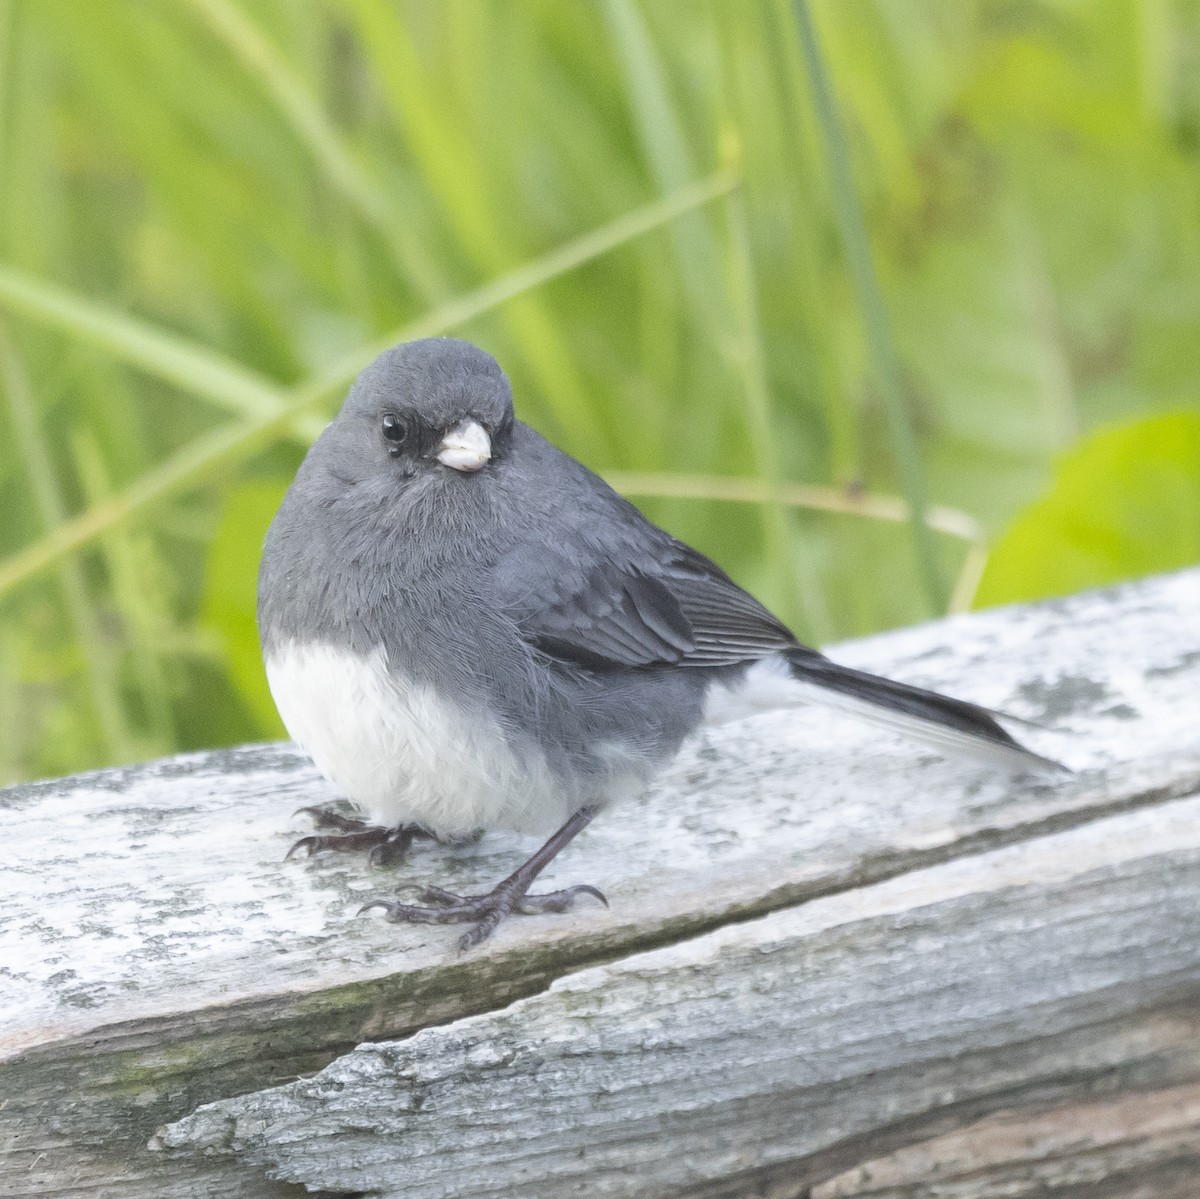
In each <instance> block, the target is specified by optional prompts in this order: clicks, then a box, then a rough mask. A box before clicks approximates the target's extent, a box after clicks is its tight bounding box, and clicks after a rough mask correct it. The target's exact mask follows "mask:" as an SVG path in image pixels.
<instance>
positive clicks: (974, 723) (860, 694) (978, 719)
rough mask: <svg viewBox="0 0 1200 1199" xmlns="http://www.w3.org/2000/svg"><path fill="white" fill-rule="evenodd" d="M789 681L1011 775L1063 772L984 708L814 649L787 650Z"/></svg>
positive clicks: (815, 696)
mask: <svg viewBox="0 0 1200 1199" xmlns="http://www.w3.org/2000/svg"><path fill="white" fill-rule="evenodd" d="M786 656H787V660H788V665H789V666H790V667H791V671H792V677H793V678H795V679H796V681H797V682H798V683H802V684H804V685H805V686H806V687H812V688H813V689H814V692H813V695H812V698H813V699H814V700H816V701H817V702H823V703H825V704H828V705H831V706H834V707H840V708H846V709H848V710H851V711H853V712H854V713H855V714H856V715H858V716H861V717H863V718H864V719H866V720H870V721H871V722H872V723H874V724H880V725H884V726H885V727H887V728H891V729H893V730H895V731H897V732H901V733H906V734H908V735H910V736H913V737H916V738H917V739H919V740H921V741H924V742H926V743H928V744H930V745H932V746H934V747H935V748H938V749H943V750H947V751H950V752H952V753H960V754H969V755H971V756H972V757H979V758H983V759H984V760H986V761H989V762H993V763H995V764H997V765H1001V766H1005V767H1007V768H1008V769H1010V770H1036V771H1059V772H1067V773H1069V771H1068V768H1067V767H1066V766H1063V765H1062V764H1061V763H1060V762H1055V761H1053V760H1051V759H1050V758H1044V757H1042V756H1041V754H1036V753H1034V752H1033V751H1032V750H1030V749H1026V748H1025V746H1023V745H1022V744H1021V743H1020V742H1019V741H1017V740H1016V739H1015V738H1014V737H1012V736H1010V735H1009V734H1008V733H1007V732H1006V731H1005V730H1004V729H1003V728H1001V727H1000V725H999V724H998V723H997V721H996V717H995V715H994V714H993V713H992V712H989V711H988V709H987V708H981V707H980V706H979V705H978V704H971V703H967V702H966V701H965V700H961V699H951V698H950V696H948V695H940V694H939V693H938V692H936V691H926V690H925V689H924V688H923V687H911V686H909V685H908V684H907V683H897V682H895V681H894V680H892V679H884V678H880V677H879V676H878V675H874V674H868V673H867V672H866V671H865V670H855V669H853V667H850V666H839V665H838V664H837V663H836V662H833V661H831V660H830V659H829V658H826V657H825V656H824V654H819V653H817V652H816V650H811V649H807V648H805V647H800V646H798V647H797V648H796V649H793V650H788V651H786Z"/></svg>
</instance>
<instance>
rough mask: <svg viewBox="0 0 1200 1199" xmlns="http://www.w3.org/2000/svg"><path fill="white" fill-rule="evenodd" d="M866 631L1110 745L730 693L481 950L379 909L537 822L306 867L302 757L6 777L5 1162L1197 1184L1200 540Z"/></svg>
mask: <svg viewBox="0 0 1200 1199" xmlns="http://www.w3.org/2000/svg"><path fill="white" fill-rule="evenodd" d="M834 656H835V657H838V658H840V659H841V660H843V661H847V662H851V663H853V664H855V665H860V666H865V667H868V668H871V669H875V670H880V671H882V672H884V673H889V674H892V675H893V676H895V677H898V678H903V679H906V680H909V681H913V682H917V683H921V684H925V685H929V686H933V687H937V688H939V689H942V690H947V691H950V692H952V693H954V694H958V695H961V696H963V697H964V698H969V699H973V700H976V701H978V702H981V703H984V704H987V705H989V706H993V707H996V708H1000V709H1004V710H1006V711H1010V712H1012V713H1013V714H1015V715H1017V716H1020V717H1024V718H1026V719H1029V720H1032V721H1034V722H1036V723H1037V724H1039V725H1042V726H1044V730H1045V731H1041V732H1039V731H1036V730H1023V731H1021V735H1022V736H1023V737H1024V738H1025V739H1026V740H1028V741H1029V742H1030V743H1031V744H1033V745H1034V746H1035V747H1036V748H1038V749H1039V750H1041V751H1042V752H1044V753H1046V754H1048V755H1050V756H1053V757H1059V758H1062V759H1064V760H1065V761H1067V762H1068V763H1069V764H1070V765H1071V766H1073V767H1074V768H1075V769H1076V771H1077V773H1076V774H1075V775H1073V776H1071V777H1068V778H1064V779H1061V780H1059V779H1028V778H1018V779H1013V778H1008V777H1005V776H1003V775H997V774H994V773H988V772H987V771H986V770H983V769H981V768H978V767H976V766H974V765H971V764H964V763H961V762H949V761H943V760H940V759H936V758H934V757H933V756H932V755H931V754H929V753H927V752H925V751H923V750H921V749H919V748H917V749H914V748H913V747H912V746H910V745H906V744H904V743H901V742H899V741H893V740H891V739H890V738H887V739H885V738H883V737H882V736H881V735H880V734H879V733H877V732H875V731H873V730H871V729H870V728H864V727H863V726H860V725H857V724H855V723H854V722H853V721H852V720H851V719H850V718H849V717H844V716H840V715H836V714H832V713H828V712H824V711H819V710H815V709H814V710H811V711H810V710H805V711H803V712H793V713H788V714H778V715H772V716H767V717H762V718H759V719H756V720H753V721H747V722H743V723H742V724H738V725H731V726H727V727H725V728H723V729H721V730H718V731H716V732H713V733H712V734H710V735H709V736H708V738H707V739H706V740H704V741H702V742H700V743H698V744H696V745H694V746H692V747H690V748H689V749H688V750H687V751H686V752H685V754H684V755H683V756H682V757H681V758H680V760H679V761H678V763H677V764H676V766H675V767H674V768H673V769H672V771H671V772H670V774H669V776H668V777H667V778H666V779H664V780H663V782H662V784H661V785H660V786H659V787H658V788H657V789H656V790H655V791H654V793H653V794H652V795H650V796H649V797H648V798H647V799H645V800H631V801H630V802H629V803H628V804H627V805H625V806H623V807H620V806H619V807H616V808H614V809H612V810H610V811H608V812H606V813H604V814H603V815H602V816H601V817H600V818H599V819H598V820H597V821H596V823H595V824H594V825H593V826H592V828H590V829H589V830H588V831H587V832H586V833H585V834H584V835H583V836H581V837H580V838H579V839H578V841H577V842H575V843H574V844H572V845H571V846H570V847H569V849H568V850H567V851H566V852H565V853H564V854H563V855H562V856H561V858H560V859H558V860H557V861H556V862H555V863H554V866H553V871H552V874H550V876H549V877H548V879H547V882H550V883H554V884H556V885H560V886H561V885H567V884H570V883H575V882H589V883H594V884H596V885H597V886H599V887H601V888H602V889H603V890H604V891H605V892H606V893H607V895H608V898H609V901H610V904H611V907H610V909H609V910H607V911H605V910H604V909H602V908H600V907H599V906H598V905H594V904H591V903H589V902H588V901H587V900H586V899H585V900H583V901H582V902H581V904H580V906H579V908H578V910H576V911H575V912H573V913H570V914H565V915H561V916H539V917H528V918H520V919H518V918H513V919H511V920H510V921H508V922H507V923H506V924H505V925H503V926H502V927H501V928H500V930H499V931H498V932H497V933H496V934H495V936H494V937H493V938H492V940H491V941H489V942H487V943H486V944H485V945H484V946H483V947H482V948H481V949H478V950H475V951H473V952H470V953H467V954H459V953H457V952H456V950H455V948H454V942H455V938H456V936H457V931H456V930H453V929H442V928H436V927H434V928H429V927H396V926H393V925H389V924H387V923H386V922H384V921H382V920H380V919H378V918H373V917H371V916H363V917H359V916H357V915H356V914H355V913H356V911H357V909H358V907H359V906H360V904H361V903H362V901H363V900H364V899H366V898H368V897H370V896H373V895H376V894H384V893H388V892H389V891H391V890H394V889H395V888H396V887H397V886H399V885H401V884H402V883H404V882H408V881H420V882H425V881H430V882H436V883H438V884H440V885H443V886H447V887H450V888H452V889H456V890H468V891H469V890H477V889H480V888H482V887H484V886H486V885H490V883H491V882H493V881H495V880H496V879H497V878H499V877H500V876H501V875H502V874H504V873H506V872H507V871H508V870H509V869H510V868H511V867H512V865H513V864H515V862H516V861H517V860H518V859H519V857H520V855H521V853H522V851H523V850H524V849H526V848H528V844H529V843H528V842H523V841H521V840H519V839H517V838H515V837H510V836H490V837H486V838H484V840H483V841H481V842H480V843H479V845H478V846H476V847H473V848H456V849H452V848H448V847H445V846H437V845H430V844H428V843H424V842H418V843H417V845H416V847H415V848H414V850H413V853H412V855H411V857H410V859H409V861H408V863H407V864H406V865H403V866H401V867H398V868H395V869H389V870H371V869H369V868H368V867H367V866H366V864H365V863H364V862H362V861H361V860H354V859H347V858H343V857H331V856H322V857H318V858H315V859H313V860H312V861H309V862H305V861H301V860H296V859H293V860H291V861H287V862H285V861H284V860H283V859H284V853H285V851H286V849H287V847H288V845H289V844H290V842H291V841H292V840H294V839H295V838H296V837H298V836H300V835H302V833H303V832H304V831H306V825H305V822H304V821H303V819H293V818H292V816H291V813H292V812H293V811H294V809H296V808H298V807H300V806H302V805H303V804H307V803H313V802H319V801H321V800H323V799H325V798H328V797H329V793H328V792H327V791H326V789H325V787H324V785H323V784H322V783H321V782H320V780H319V779H318V778H317V776H316V775H315V774H314V772H313V771H312V769H311V768H310V767H309V766H308V765H307V764H306V763H305V761H304V760H303V759H302V758H300V757H298V756H297V755H296V753H295V752H294V751H293V750H291V749H290V748H288V747H281V746H266V747H262V746H260V747H249V748H245V749H238V750H232V751H228V752H218V753H210V754H201V755H193V756H188V757H182V758H176V759H171V760H169V761H162V762H155V763H151V764H149V765H146V766H138V767H132V768H130V769H126V770H117V771H109V772H104V773H101V774H96V775H89V776H82V777H78V778H72V779H65V780H61V781H57V782H50V783H39V784H34V785H30V786H24V787H17V788H12V789H10V790H8V791H5V792H2V793H0V820H2V833H0V1011H2V1013H3V1015H2V1023H0V1194H4V1195H13V1196H26V1195H54V1196H65V1195H72V1196H100V1195H111V1196H147V1197H149V1196H155V1197H160V1196H167V1197H171V1196H180V1197H183V1196H187V1197H189V1199H190V1197H193V1196H218V1195H219V1196H249V1197H251V1199H255V1197H260V1196H284V1195H300V1194H303V1193H304V1191H303V1190H302V1188H301V1187H300V1186H298V1185H295V1184H303V1186H304V1187H307V1188H309V1189H310V1190H314V1191H320V1192H325V1193H333V1194H358V1193H363V1192H365V1193H368V1194H371V1195H376V1194H378V1195H391V1196H401V1195H403V1196H419V1197H421V1199H424V1197H427V1196H429V1197H441V1196H445V1197H449V1196H454V1197H456V1199H457V1197H463V1196H470V1197H479V1199H483V1197H484V1196H490V1197H495V1196H508V1195H521V1196H547V1197H549V1196H554V1197H558V1196H563V1195H576V1194H578V1195H589V1196H591V1195H604V1196H668V1195H672V1196H673V1195H688V1196H713V1197H715V1196H731V1197H732V1196H742V1195H745V1196H750V1195H772V1196H780V1197H782V1196H805V1197H811V1199H917V1197H920V1196H933V1195H943V1194H946V1195H954V1196H958V1197H962V1199H970V1197H972V1196H985V1195H986V1196H991V1195H999V1194H1003V1195H1005V1196H1015V1197H1018V1199H1020V1197H1024V1196H1029V1197H1032V1196H1035V1195H1036V1196H1043V1195H1055V1196H1058V1195H1060V1194H1061V1195H1062V1196H1064V1197H1066V1196H1068V1195H1069V1196H1070V1199H1079V1197H1082V1196H1090V1195H1103V1196H1104V1197H1105V1199H1114V1197H1117V1196H1128V1197H1129V1199H1133V1197H1134V1196H1139V1197H1151V1196H1153V1197H1156V1199H1158V1197H1166V1196H1171V1197H1179V1199H1183V1197H1184V1196H1187V1197H1188V1199H1193V1197H1194V1196H1195V1195H1197V1194H1200V1183H1198V1182H1197V1179H1200V571H1192V572H1187V573H1183V574H1178V575H1173V576H1167V577H1161V578H1157V579H1152V580H1147V581H1145V582H1142V583H1138V584H1133V585H1129V586H1126V587H1123V588H1119V589H1116V590H1113V591H1110V592H1103V593H1095V594H1087V595H1082V596H1077V597H1075V598H1073V599H1070V600H1066V601H1061V602H1056V603H1051V604H1045V605H1041V606H1034V607H1028V608H1017V609H1009V610H1001V611H993V612H987V613H983V614H980V615H976V616H971V617H964V618H955V619H952V620H947V621H944V622H940V623H937V624H932V625H928V626H924V627H921V628H915V629H909V630H905V631H902V632H898V633H894V634H890V635H888V636H884V637H878V638H874V639H872V640H869V641H863V642H858V643H855V644H852V645H847V646H843V647H840V649H838V650H836V651H835V652H834ZM938 1187H940V1188H941V1189H937V1188H938Z"/></svg>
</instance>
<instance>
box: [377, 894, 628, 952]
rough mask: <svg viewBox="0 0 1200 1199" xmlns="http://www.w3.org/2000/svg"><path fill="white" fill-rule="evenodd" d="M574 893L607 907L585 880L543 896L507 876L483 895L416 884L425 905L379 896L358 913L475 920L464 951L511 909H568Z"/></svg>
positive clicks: (398, 919) (402, 920)
mask: <svg viewBox="0 0 1200 1199" xmlns="http://www.w3.org/2000/svg"><path fill="white" fill-rule="evenodd" d="M528 885H529V884H528V883H526V884H525V886H528ZM577 895H591V896H593V897H594V898H596V899H598V900H599V901H600V902H601V903H602V904H604V906H605V907H608V900H607V899H605V898H604V894H603V893H602V892H601V891H599V890H597V889H596V888H595V887H591V886H588V885H587V884H586V883H583V884H581V885H579V886H576V887H567V888H565V889H564V890H562V891H549V892H547V893H546V894H544V895H530V894H528V893H527V892H525V891H524V890H523V889H522V888H521V885H520V884H519V883H517V882H515V881H514V880H513V879H511V878H508V879H505V880H504V882H502V883H500V884H498V885H497V886H495V887H493V888H492V890H490V891H489V892H488V893H487V894H486V895H456V894H454V892H453V891H444V890H443V889H442V888H441V887H419V888H417V897H418V898H419V899H421V900H423V901H424V903H425V905H427V906H420V905H417V904H407V903H401V902H400V901H399V900H398V899H384V898H381V899H372V900H371V901H370V902H369V903H365V904H363V906H362V907H361V908H359V909H358V912H359V915H360V916H361V915H362V913H363V912H367V911H370V910H371V909H373V908H382V909H383V911H384V915H385V917H386V918H387V919H388V920H390V921H391V922H392V923H393V924H470V923H474V925H475V927H474V928H472V929H469V930H468V931H467V932H465V933H464V934H463V935H462V936H461V937H460V938H459V940H458V948H459V949H460V950H466V949H470V948H471V947H472V946H475V945H478V944H480V943H481V942H482V941H485V940H487V938H488V937H490V936H491V935H492V933H493V931H494V930H495V928H496V926H497V925H498V924H499V923H500V921H501V920H503V919H504V918H505V917H506V916H508V915H510V914H511V913H513V912H516V913H518V914H519V915H522V916H533V915H537V914H538V913H540V912H568V911H570V910H571V908H572V907H573V906H574V903H575V897H576V896H577Z"/></svg>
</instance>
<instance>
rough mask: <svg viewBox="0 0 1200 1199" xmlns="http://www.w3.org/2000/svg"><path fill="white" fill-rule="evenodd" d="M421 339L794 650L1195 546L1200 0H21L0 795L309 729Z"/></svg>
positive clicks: (6, 193) (0, 462) (5, 71)
mask: <svg viewBox="0 0 1200 1199" xmlns="http://www.w3.org/2000/svg"><path fill="white" fill-rule="evenodd" d="M809 20H811V22H812V28H813V29H814V30H815V39H813V40H810V41H809V42H807V43H806V41H805V38H804V36H803V34H804V31H805V27H806V22H807V21H809ZM823 77H824V78H826V79H827V81H828V91H829V93H831V95H832V97H833V100H834V105H833V112H834V114H835V119H831V118H830V116H829V114H828V113H826V112H825V111H824V110H823V109H822V106H821V103H820V99H821V95H822V90H821V80H822V78H823ZM435 332H453V333H455V334H457V335H459V336H464V337H468V338H470V339H472V340H474V341H476V342H478V343H479V344H481V345H483V346H485V347H486V348H487V349H488V350H490V351H491V352H493V353H494V354H496V356H497V357H498V358H499V359H500V360H501V362H502V364H503V365H504V367H505V368H506V370H507V371H508V372H509V375H510V377H511V378H512V381H513V385H514V389H515V392H516V396H517V404H518V411H519V414H520V415H521V416H523V417H524V418H525V419H526V420H528V421H530V422H531V423H533V424H534V425H536V426H537V427H538V428H540V429H541V430H542V431H543V432H544V433H546V434H547V435H549V436H550V437H551V438H552V439H553V440H555V441H557V442H558V443H559V444H561V445H562V446H563V447H564V448H566V449H567V450H569V451H570V452H572V453H574V454H576V455H577V456H579V457H580V458H582V459H583V460H584V461H586V462H587V463H588V464H589V465H591V466H593V467H594V468H596V469H598V470H600V471H601V472H603V473H605V474H607V475H608V476H609V477H610V478H611V479H612V480H613V481H614V483H615V484H616V485H618V486H619V487H621V488H622V489H623V490H625V491H627V492H628V493H629V494H631V496H633V498H635V499H636V500H637V502H638V503H640V504H641V505H642V506H643V507H644V508H645V510H646V511H647V512H648V513H649V514H650V515H651V516H652V517H653V518H654V519H655V520H658V521H659V522H661V523H664V524H665V525H667V526H668V527H669V528H670V529H671V530H672V531H673V532H675V533H676V534H678V535H679V536H681V537H683V538H685V539H686V540H689V541H692V542H693V543H695V544H696V545H698V546H699V547H700V548H702V549H703V550H705V551H706V552H707V553H709V554H711V555H712V556H714V557H715V558H717V559H718V560H719V561H720V562H721V563H722V564H723V565H724V566H725V567H726V568H727V569H728V570H730V572H731V573H733V574H734V576H735V577H736V578H738V579H739V581H741V582H742V583H743V584H745V585H746V586H748V587H749V588H750V589H752V590H753V591H755V592H756V593H757V594H759V595H760V596H761V597H762V598H763V599H764V600H766V601H767V602H768V603H769V604H770V605H771V606H772V607H773V608H774V609H775V610H776V611H777V612H779V614H780V615H782V616H783V617H785V618H786V619H787V620H788V621H790V622H791V623H792V624H793V625H794V626H795V628H796V629H797V631H798V632H799V633H800V634H801V635H802V636H803V637H804V638H806V639H808V640H810V641H816V642H819V643H825V642H829V641H834V640H837V639H839V638H847V637H853V636H856V635H860V634H864V633H867V632H871V631H873V630H877V629H882V628H887V627H890V626H895V625H900V624H905V623H910V622H913V621H917V620H921V619H926V618H930V617H932V616H936V615H938V614H940V613H942V612H944V611H947V610H962V609H965V608H968V607H971V606H979V605H983V604H993V603H1004V602H1010V601H1013V600H1021V599H1029V598H1037V597H1041V596H1047V595H1055V594H1063V593H1067V592H1070V591H1073V590H1077V589H1080V588H1082V587H1086V586H1090V585H1095V584H1101V583H1107V582H1111V581H1114V580H1118V579H1122V578H1128V577H1132V576H1135V575H1138V574H1141V573H1146V572H1150V571H1154V570H1162V569H1168V568H1171V567H1174V566H1179V565H1184V564H1187V563H1192V562H1196V561H1197V560H1200V404H1198V403H1197V400H1198V397H1200V386H1198V384H1200V3H1197V2H1195V0H1140V2H1138V0H1123V2H1122V0H940V2H939V0H825V2H823V3H816V2H813V3H811V4H808V5H805V4H803V3H799V4H795V5H793V4H791V3H786V2H783V0H724V2H716V0H710V2H703V0H640V2H639V0H573V2H570V3H567V2H564V0H425V2H415V0H411V2H404V0H328V2H324V3H321V2H317V0H311V2H305V3H300V2H295V0H175V2H172V3H141V2H136V0H87V2H86V3H82V2H81V3H75V2H73V0H0V396H2V400H3V403H2V404H0V511H2V512H3V520H2V521H0V605H2V607H0V781H9V780H14V779H19V778H24V777H30V776H38V775H54V774H62V773H65V772H68V771H72V770H78V769H83V768H86V767H90V766H97V765H102V764H105V763H112V762H125V761H131V760H136V759H141V758H146V757H151V756H155V755H159V754H164V753H168V752H170V751H172V750H175V749H180V748H191V747H198V746H211V745H217V744H224V743H230V742H236V741H243V740H250V739H255V738H262V737H269V736H276V735H279V733H280V727H279V725H278V722H277V719H276V717H275V715H274V710H273V708H272V706H271V703H270V698H269V696H268V695H267V693H266V689H265V684H264V682H263V678H262V672H261V667H260V664H259V660H258V647H257V639H256V636H255V630H254V615H253V594H254V575H255V571H256V567H257V557H258V550H259V545H260V543H261V538H262V534H263V531H264V529H265V527H266V524H267V522H268V521H269V519H270V516H271V514H272V512H273V510H274V508H275V506H276V505H277V503H278V501H279V498H280V496H281V494H282V491H283V489H284V488H285V487H286V485H287V482H288V480H289V478H290V476H291V475H292V473H293V472H294V470H295V467H296V465H297V463H298V462H299V460H300V457H301V456H302V454H303V450H304V447H305V445H306V444H307V443H308V442H309V441H310V440H311V438H312V437H313V436H314V434H315V432H316V431H317V430H319V428H320V427H321V424H322V422H323V421H324V420H325V419H327V418H328V416H329V415H330V414H331V413H332V412H333V411H334V410H335V408H336V404H337V402H338V399H339V397H340V395H341V394H343V393H344V390H345V386H346V384H347V382H348V380H349V379H350V378H351V377H352V376H353V374H354V373H355V371H356V370H357V369H359V368H360V367H361V366H362V365H363V364H364V363H365V362H366V361H367V360H369V358H370V357H371V355H372V353H373V352H375V350H376V349H377V348H379V347H380V346H382V345H384V344H388V343H389V342H391V341H394V340H397V339H399V338H401V337H405V336H412V335H420V334H425V333H435ZM926 501H928V504H929V505H930V506H929V508H928V510H927V513H926V515H927V518H928V521H929V524H930V526H931V528H932V530H933V531H932V533H930V534H928V535H927V538H926V541H925V543H924V544H925V547H926V548H925V551H924V552H922V550H921V544H922V542H921V539H920V538H914V532H913V529H912V528H911V527H910V526H909V525H908V524H906V523H905V515H906V513H908V512H910V511H911V510H912V509H913V508H922V507H923V506H924V504H925V502H926Z"/></svg>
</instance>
